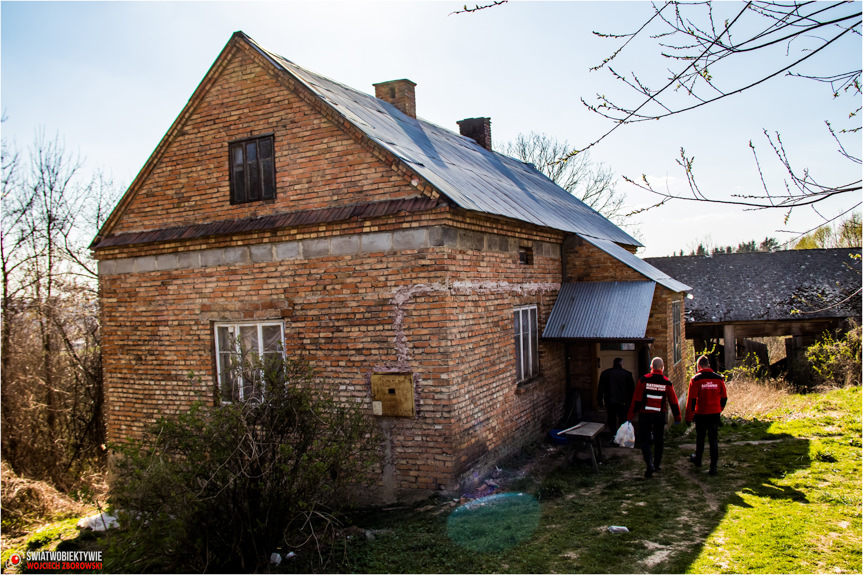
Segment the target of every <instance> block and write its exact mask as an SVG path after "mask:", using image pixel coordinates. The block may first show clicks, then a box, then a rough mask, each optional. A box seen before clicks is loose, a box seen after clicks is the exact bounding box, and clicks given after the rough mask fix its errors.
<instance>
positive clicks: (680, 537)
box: [287, 388, 863, 573]
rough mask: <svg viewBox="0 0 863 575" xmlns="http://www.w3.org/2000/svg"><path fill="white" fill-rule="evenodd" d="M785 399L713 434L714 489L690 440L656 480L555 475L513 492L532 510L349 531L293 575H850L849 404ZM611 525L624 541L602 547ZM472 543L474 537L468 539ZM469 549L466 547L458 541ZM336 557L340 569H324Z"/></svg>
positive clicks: (857, 457)
mask: <svg viewBox="0 0 863 575" xmlns="http://www.w3.org/2000/svg"><path fill="white" fill-rule="evenodd" d="M860 391H861V390H860V388H848V389H843V390H837V391H833V392H830V393H827V394H811V395H806V396H789V398H788V399H787V400H786V401H785V402H784V403H783V405H782V407H781V408H779V409H777V410H775V411H773V412H770V413H766V414H763V415H762V416H760V417H759V419H757V420H750V421H739V420H738V421H735V422H731V421H727V422H726V424H725V425H724V426H723V427H722V428H721V429H720V465H719V475H718V476H716V477H711V476H709V475H707V473H706V471H699V470H696V469H694V468H693V467H692V466H691V465H690V464H689V463H688V461H687V458H688V456H689V454H690V453H691V452H692V448H691V444H692V443H694V441H695V437H694V435H695V434H694V430H693V429H691V428H690V429H688V430H687V429H686V428H684V427H683V426H677V427H676V428H674V429H673V430H672V432H671V433H670V434H669V437H667V441H666V443H667V447H666V451H665V457H664V461H663V471H662V473H661V474H659V475H657V476H656V477H654V478H653V479H649V480H648V479H644V478H643V475H642V474H643V464H642V463H641V461H640V457H639V456H638V455H639V454H638V453H636V452H634V451H632V450H629V451H625V452H622V451H619V450H616V453H615V454H614V455H611V456H610V457H609V458H608V459H607V460H606V461H605V463H604V464H603V465H602V468H601V471H600V473H599V474H594V473H593V472H592V470H591V469H590V467H589V466H587V465H579V466H572V465H569V466H563V467H561V468H558V469H556V470H555V471H554V472H552V473H550V474H549V475H548V476H547V477H545V478H544V479H543V480H542V482H541V483H538V484H537V483H533V482H530V481H522V482H520V486H521V487H522V488H523V489H524V488H526V489H528V490H530V491H531V493H529V495H530V496H533V497H535V498H536V499H535V500H536V501H538V505H539V509H540V517H539V521H538V524H533V523H531V521H530V520H529V517H528V516H529V513H527V512H522V516H523V517H522V519H523V521H522V522H521V523H519V522H518V521H515V520H514V519H513V516H512V514H511V513H506V512H504V513H500V514H499V515H498V516H496V515H495V514H494V513H492V512H491V511H490V510H488V509H486V510H485V514H484V515H483V516H482V517H481V521H480V522H479V524H478V525H477V524H473V525H471V526H468V527H466V529H465V531H463V532H458V533H454V532H453V530H452V523H453V518H456V519H459V518H460V516H461V514H466V513H465V512H464V511H461V510H460V508H458V507H450V502H448V501H439V502H431V503H430V502H424V504H423V505H422V506H419V507H417V508H414V509H411V510H402V511H397V512H391V513H377V514H373V515H364V516H362V517H361V518H360V517H358V518H355V521H356V522H357V525H358V526H360V527H362V528H364V529H369V530H376V531H375V532H376V533H380V534H379V535H377V536H375V537H374V539H366V538H362V537H360V538H356V539H353V540H351V541H350V542H349V543H348V547H347V549H345V550H343V552H340V553H339V554H334V555H333V556H332V557H333V560H331V561H330V562H329V563H328V564H327V565H326V566H321V565H320V563H319V562H315V561H312V560H311V559H312V558H311V556H306V555H305V554H301V556H300V557H299V558H298V560H297V561H296V562H295V563H291V564H288V566H287V567H288V568H289V569H290V570H293V571H298V572H299V571H331V572H334V571H340V572H365V573H419V572H424V573H428V572H435V573H462V572H472V573H491V572H497V573H516V572H517V573H554V572H557V573H732V572H734V573H825V572H831V573H832V572H841V573H860V572H861V569H863V565H861V549H863V546H861V498H860V489H861V441H860V439H861V420H860V412H861V393H860ZM610 525H623V526H626V527H628V528H629V530H630V532H629V533H624V534H612V533H609V532H608V529H607V528H608V527H609V526H610ZM472 530H473V531H472ZM466 537H467V538H466ZM336 557H338V558H339V559H338V560H335V558H336Z"/></svg>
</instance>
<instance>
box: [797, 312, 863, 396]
mask: <svg viewBox="0 0 863 575" xmlns="http://www.w3.org/2000/svg"><path fill="white" fill-rule="evenodd" d="M860 342H861V329H860V326H859V325H857V324H856V323H855V324H852V326H851V329H850V330H848V331H847V332H846V333H845V334H844V335H843V336H842V337H839V338H837V337H836V336H834V334H832V333H829V332H827V333H825V334H824V336H823V337H822V338H821V341H819V342H818V343H816V344H815V345H812V346H810V347H809V349H807V350H806V359H807V360H808V361H809V363H810V365H811V366H812V369H813V370H814V371H815V373H816V374H817V376H818V379H819V383H821V384H822V385H825V386H828V387H835V386H840V387H843V386H847V385H859V383H860V368H861V360H860Z"/></svg>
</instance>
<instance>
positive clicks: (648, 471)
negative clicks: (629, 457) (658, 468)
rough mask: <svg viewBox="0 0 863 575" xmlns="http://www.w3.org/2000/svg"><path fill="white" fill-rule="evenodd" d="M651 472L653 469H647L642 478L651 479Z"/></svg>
mask: <svg viewBox="0 0 863 575" xmlns="http://www.w3.org/2000/svg"><path fill="white" fill-rule="evenodd" d="M653 471H654V469H653V467H648V468H647V471H645V472H644V477H646V478H647V479H650V478H651V477H653Z"/></svg>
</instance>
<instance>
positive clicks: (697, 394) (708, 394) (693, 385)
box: [686, 368, 728, 422]
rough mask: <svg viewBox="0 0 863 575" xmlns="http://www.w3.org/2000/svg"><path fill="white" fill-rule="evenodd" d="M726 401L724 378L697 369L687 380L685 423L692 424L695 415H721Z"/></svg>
mask: <svg viewBox="0 0 863 575" xmlns="http://www.w3.org/2000/svg"><path fill="white" fill-rule="evenodd" d="M727 401H728V392H727V391H726V390H725V378H723V377H722V376H721V375H719V374H718V373H716V372H715V371H713V370H712V369H710V368H706V369H699V370H698V373H696V374H695V376H694V377H693V378H692V379H691V380H689V392H688V393H687V396H686V421H687V422H692V419H693V418H694V417H695V416H696V415H711V414H714V413H722V410H723V409H725V403H726V402H727Z"/></svg>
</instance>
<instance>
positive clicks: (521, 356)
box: [513, 305, 539, 383]
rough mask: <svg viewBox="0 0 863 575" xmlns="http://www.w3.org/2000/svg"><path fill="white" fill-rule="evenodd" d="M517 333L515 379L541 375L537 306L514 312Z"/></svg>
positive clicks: (517, 381)
mask: <svg viewBox="0 0 863 575" xmlns="http://www.w3.org/2000/svg"><path fill="white" fill-rule="evenodd" d="M513 324H514V328H515V331H514V335H515V380H516V383H521V382H523V381H527V380H529V379H531V378H534V377H536V376H537V375H539V329H538V327H537V316H536V306H535V305H534V306H528V307H523V308H519V309H516V310H515V311H514V312H513Z"/></svg>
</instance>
